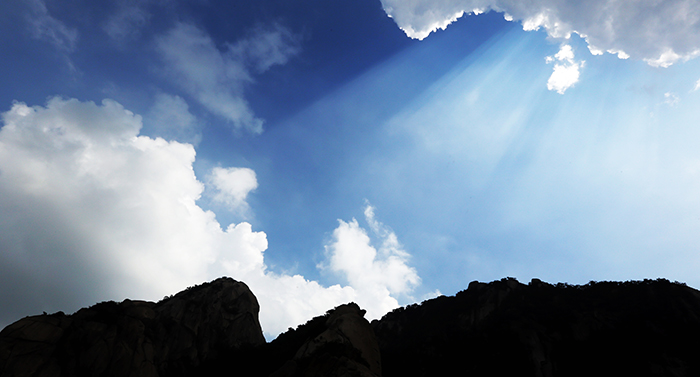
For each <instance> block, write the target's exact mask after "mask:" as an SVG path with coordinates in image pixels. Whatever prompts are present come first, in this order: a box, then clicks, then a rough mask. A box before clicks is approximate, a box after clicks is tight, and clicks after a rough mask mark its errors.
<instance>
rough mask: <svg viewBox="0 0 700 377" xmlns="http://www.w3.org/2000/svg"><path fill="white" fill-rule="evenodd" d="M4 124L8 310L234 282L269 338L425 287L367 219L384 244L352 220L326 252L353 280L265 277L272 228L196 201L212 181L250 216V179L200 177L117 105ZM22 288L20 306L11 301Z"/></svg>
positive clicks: (19, 109) (0, 173) (239, 173)
mask: <svg viewBox="0 0 700 377" xmlns="http://www.w3.org/2000/svg"><path fill="white" fill-rule="evenodd" d="M170 99H172V98H170ZM2 120H3V127H2V129H0V212H2V213H3V218H2V222H0V249H1V250H3V253H2V254H0V268H1V269H2V272H3V274H0V275H3V276H5V278H7V277H8V276H11V277H12V278H13V280H12V284H13V286H14V287H16V289H14V290H13V291H12V292H10V291H8V290H4V291H2V292H0V305H1V306H2V307H3V309H4V310H5V311H4V312H3V313H4V314H3V315H16V313H18V312H20V313H22V312H23V313H31V312H36V311H37V310H38V311H41V310H54V311H57V310H63V311H71V310H75V309H77V308H78V307H80V306H87V305H90V304H92V303H94V302H96V301H104V300H106V299H113V300H123V299H124V298H136V299H147V300H158V299H160V298H162V297H163V296H165V295H169V294H172V293H174V292H177V291H179V290H182V289H184V288H185V287H187V286H191V285H194V284H200V283H201V282H203V281H208V280H212V279H214V278H216V277H219V276H221V275H228V276H231V277H233V278H234V279H237V280H241V281H244V282H245V283H246V284H248V286H250V288H251V289H252V291H253V292H254V293H255V295H256V296H257V297H258V300H259V301H260V303H261V308H262V309H261V313H260V320H261V323H262V326H263V329H264V331H265V333H266V335H267V336H268V337H270V336H275V335H277V334H278V333H280V332H281V331H284V330H286V329H287V328H288V327H290V326H296V325H298V324H300V323H302V322H304V321H306V320H308V319H309V318H312V317H313V316H316V315H320V314H322V313H324V312H325V311H326V310H328V309H329V308H332V307H334V306H337V305H339V304H342V303H346V302H349V301H356V302H361V303H362V305H364V307H366V308H367V310H368V311H369V312H370V313H371V315H372V316H376V317H379V316H381V315H383V314H384V313H385V312H386V311H387V310H390V309H393V308H395V307H396V306H397V305H398V303H397V300H396V299H395V298H394V297H398V296H401V295H405V294H407V293H408V292H410V288H411V287H413V286H415V285H416V284H418V283H419V281H420V280H419V278H418V276H417V275H416V272H415V270H414V269H412V268H411V267H408V266H407V265H406V264H405V261H406V260H407V258H408V254H407V253H406V252H405V251H403V249H402V248H401V246H400V244H399V243H398V240H397V238H396V235H395V234H394V233H393V232H391V231H389V230H388V228H387V227H385V226H384V225H383V224H381V223H379V222H378V221H377V220H375V218H374V215H373V212H371V211H370V212H368V214H367V220H368V221H369V224H370V226H371V228H372V229H374V230H375V231H376V232H378V233H379V236H380V238H381V240H382V243H381V246H379V248H378V249H375V248H374V247H373V246H371V245H370V243H369V240H368V239H367V238H366V232H365V231H364V230H363V229H362V228H361V227H359V225H358V224H357V222H356V221H354V220H353V221H351V222H350V223H345V222H342V221H341V222H340V223H341V225H340V226H339V227H338V229H336V230H335V231H334V234H336V235H337V237H336V238H337V239H336V241H335V242H334V243H332V244H331V245H330V246H329V258H330V259H329V260H330V262H329V263H330V265H331V266H333V271H336V270H337V271H338V272H346V273H347V274H348V277H350V278H349V279H348V280H349V281H348V285H346V286H341V285H338V284H336V285H332V286H330V287H325V286H322V285H320V284H319V283H317V282H315V281H311V280H308V279H306V278H304V277H303V276H301V275H289V274H277V273H274V272H271V271H268V269H267V265H266V263H265V260H264V251H265V250H266V249H267V247H268V242H267V235H266V234H265V233H264V232H261V231H255V230H254V229H253V226H252V225H251V224H250V223H248V222H240V223H233V224H230V225H228V226H227V227H226V228H225V229H222V226H221V224H220V223H219V222H218V221H217V219H216V216H215V214H214V213H213V212H211V211H206V210H204V209H202V208H201V207H200V206H199V205H198V204H197V200H198V199H199V198H200V197H201V195H202V193H203V192H204V190H205V185H210V186H211V189H212V190H213V191H214V192H215V196H214V200H215V201H219V202H221V203H223V204H224V205H225V206H227V207H228V208H229V209H230V210H232V211H238V212H240V211H243V210H249V206H248V204H247V202H246V198H247V196H248V195H249V194H250V193H251V191H252V190H254V189H255V188H256V187H257V185H258V183H257V179H256V176H255V172H254V171H253V170H251V169H247V168H222V167H217V168H214V169H213V170H212V172H211V175H210V176H209V177H208V179H207V180H205V183H203V182H201V181H200V180H198V179H197V177H196V176H195V173H194V170H193V167H192V164H193V162H194V159H195V150H194V148H193V147H192V146H191V145H189V144H184V143H179V142H176V141H166V140H164V139H162V138H150V137H147V136H143V135H140V134H139V131H140V129H141V126H142V124H141V117H140V116H138V115H135V114H133V113H132V112H130V111H128V110H126V109H124V107H122V106H121V105H120V104H118V103H117V102H115V101H112V100H104V101H103V102H102V103H101V104H95V103H92V102H80V101H78V100H75V99H70V100H66V99H61V98H53V99H51V100H49V102H48V103H47V105H46V106H45V107H42V106H33V107H30V106H27V105H26V104H23V103H15V104H14V105H13V106H12V108H11V109H10V110H9V111H8V112H6V113H4V114H3V115H2ZM17 161H22V163H21V164H17V163H16V162H17ZM346 236H347V237H346ZM348 240H350V241H351V242H347V241H348ZM319 246H320V245H319ZM368 253H369V254H372V253H374V254H373V255H369V254H368ZM353 255H358V256H364V257H369V259H366V258H365V259H362V260H363V261H367V262H369V266H370V267H371V270H368V271H362V270H360V269H357V268H354V266H355V264H354V259H353ZM374 256H376V259H375V258H374ZM9 266H11V269H10V270H7V269H8V268H9ZM365 276H366V278H365ZM367 292H370V293H372V294H369V295H365V293H367ZM18 294H19V295H22V296H23V297H24V298H23V300H21V301H15V300H14V299H13V297H15V296H16V295H18ZM5 313H6V314H5ZM13 319H14V318H4V317H3V318H0V320H2V321H8V320H13Z"/></svg>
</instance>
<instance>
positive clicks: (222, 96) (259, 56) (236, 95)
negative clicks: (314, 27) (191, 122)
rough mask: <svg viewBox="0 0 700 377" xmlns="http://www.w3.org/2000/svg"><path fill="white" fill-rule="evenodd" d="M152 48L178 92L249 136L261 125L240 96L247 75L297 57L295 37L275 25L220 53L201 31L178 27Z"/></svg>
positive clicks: (258, 30) (251, 77) (249, 75)
mask: <svg viewBox="0 0 700 377" xmlns="http://www.w3.org/2000/svg"><path fill="white" fill-rule="evenodd" d="M157 46H158V51H159V52H160V53H161V55H162V57H163V59H164V60H165V62H166V65H167V66H166V69H167V70H168V71H169V72H170V74H172V76H173V78H174V79H175V80H176V82H178V83H179V84H180V85H181V86H182V87H183V89H185V90H186V91H187V92H188V93H189V94H190V95H191V96H193V97H194V98H195V99H196V100H197V101H198V102H199V103H200V104H201V105H202V106H204V107H206V108H207V109H208V110H209V111H211V112H212V113H214V114H217V115H219V116H221V117H223V118H224V119H226V120H228V121H230V122H231V123H232V124H233V126H234V128H235V129H246V130H248V131H250V132H252V133H261V132H262V130H263V120H262V119H260V118H258V117H256V116H255V114H254V113H253V111H252V109H250V106H249V105H248V102H247V101H246V100H245V98H244V96H243V91H244V88H245V85H246V84H249V83H251V82H253V75H252V73H251V70H252V71H253V72H255V73H262V72H265V71H266V70H268V69H270V67H272V66H274V65H279V64H284V63H286V62H287V60H288V59H289V58H290V57H292V56H294V55H296V54H298V53H299V47H298V42H297V40H296V37H295V36H294V35H293V34H292V33H291V32H289V31H288V30H287V29H285V28H283V27H281V26H279V25H274V26H273V27H272V28H270V29H256V30H255V32H254V33H252V34H251V36H250V37H249V38H246V39H242V40H240V41H238V42H237V43H235V44H228V43H227V44H226V45H225V50H224V51H221V50H219V48H218V47H217V46H216V44H215V43H214V41H213V40H212V39H211V37H210V36H209V35H208V34H207V33H206V32H204V31H203V30H201V29H199V28H197V27H196V26H194V25H191V24H185V23H179V24H177V25H176V26H175V27H174V28H173V29H172V30H170V31H169V32H168V33H166V35H164V36H162V37H161V38H159V39H158V41H157Z"/></svg>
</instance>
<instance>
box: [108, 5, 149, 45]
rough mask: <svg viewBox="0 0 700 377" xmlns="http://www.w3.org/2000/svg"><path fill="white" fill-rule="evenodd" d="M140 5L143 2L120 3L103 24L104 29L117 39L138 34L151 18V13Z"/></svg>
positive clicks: (120, 39)
mask: <svg viewBox="0 0 700 377" xmlns="http://www.w3.org/2000/svg"><path fill="white" fill-rule="evenodd" d="M140 5H142V4H139V3H132V4H127V3H121V4H119V7H118V8H117V10H116V11H115V12H113V13H111V14H110V16H109V18H108V19H107V20H106V21H105V23H104V24H103V25H102V29H103V30H104V31H105V33H107V35H109V37H110V38H112V39H114V40H117V41H123V40H125V39H127V38H131V37H135V36H137V35H138V34H139V32H140V30H141V28H143V27H144V26H145V25H146V24H147V23H148V21H149V20H150V18H151V14H150V13H149V12H148V11H147V10H146V9H144V7H143V6H140Z"/></svg>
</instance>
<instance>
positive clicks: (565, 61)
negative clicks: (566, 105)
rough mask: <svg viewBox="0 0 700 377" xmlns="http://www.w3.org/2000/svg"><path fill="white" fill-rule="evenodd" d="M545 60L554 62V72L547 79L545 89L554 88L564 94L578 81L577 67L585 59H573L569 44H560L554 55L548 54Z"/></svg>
mask: <svg viewBox="0 0 700 377" xmlns="http://www.w3.org/2000/svg"><path fill="white" fill-rule="evenodd" d="M546 61H547V63H552V62H554V72H552V75H551V76H550V77H549V80H547V89H549V90H555V91H557V93H559V94H564V92H565V91H566V90H567V89H569V88H570V87H572V86H574V84H576V83H577V82H578V79H579V75H580V73H579V69H581V68H582V67H583V65H584V64H585V61H580V62H577V61H575V60H574V51H573V49H572V48H571V46H569V45H562V46H561V49H560V50H559V52H558V53H556V54H555V55H554V56H548V57H547V58H546Z"/></svg>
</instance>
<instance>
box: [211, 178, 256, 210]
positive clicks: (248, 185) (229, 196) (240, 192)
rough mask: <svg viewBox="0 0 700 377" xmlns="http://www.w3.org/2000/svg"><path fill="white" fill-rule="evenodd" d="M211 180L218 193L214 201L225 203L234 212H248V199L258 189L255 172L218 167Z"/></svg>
mask: <svg viewBox="0 0 700 377" xmlns="http://www.w3.org/2000/svg"><path fill="white" fill-rule="evenodd" d="M209 180H210V181H211V184H212V185H213V186H214V188H215V189H216V191H217V192H216V194H215V195H214V201H217V202H220V203H224V204H225V205H226V206H227V207H228V208H229V209H230V210H231V211H233V212H238V213H241V212H242V213H243V214H245V213H246V212H247V211H248V203H247V202H246V197H247V196H248V193H250V192H251V191H253V190H255V189H256V188H258V180H257V178H256V176H255V172H254V171H253V170H251V169H248V168H220V167H216V168H214V169H212V171H211V176H210V177H209Z"/></svg>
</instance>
